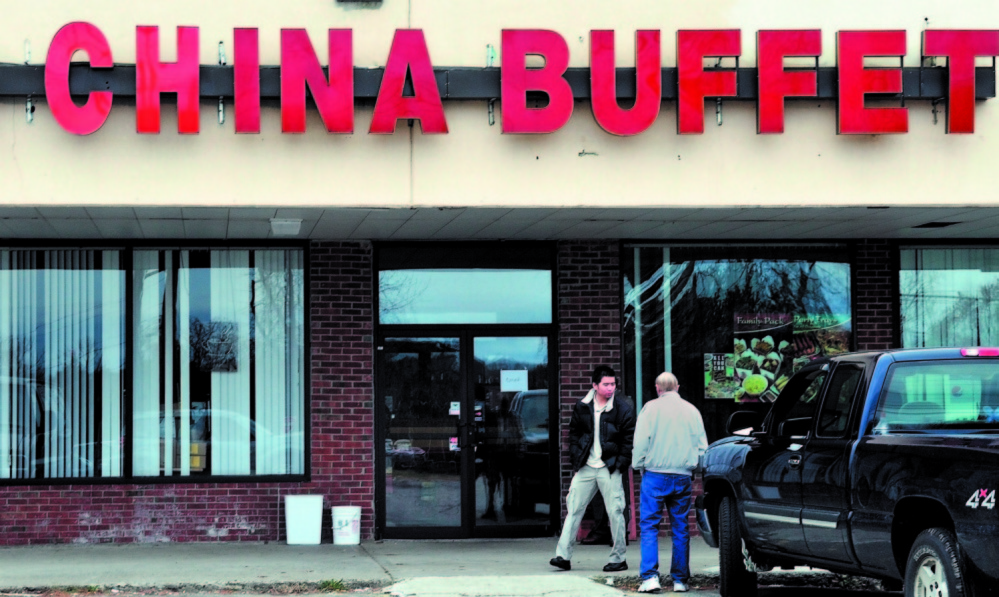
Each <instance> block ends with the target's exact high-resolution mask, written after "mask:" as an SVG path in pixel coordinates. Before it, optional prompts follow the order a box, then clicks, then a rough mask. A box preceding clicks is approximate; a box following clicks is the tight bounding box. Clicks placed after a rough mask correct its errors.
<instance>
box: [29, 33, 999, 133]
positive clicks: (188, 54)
mask: <svg viewBox="0 0 999 597" xmlns="http://www.w3.org/2000/svg"><path fill="white" fill-rule="evenodd" d="M905 36H906V33H905V31H899V30H891V31H839V32H837V37H836V59H837V68H838V83H837V85H838V87H837V103H838V106H837V107H838V110H837V112H838V117H837V122H838V124H837V127H838V132H839V133H842V134H882V133H905V132H907V131H908V111H907V109H906V108H904V107H898V108H869V107H866V106H865V95H867V94H897V93H901V91H902V70H901V68H900V67H899V68H868V67H865V65H864V59H865V57H878V56H880V57H886V56H887V57H900V56H904V55H905V53H906V40H905ZM234 37H235V40H234V41H235V56H234V61H233V76H234V104H235V129H236V132H237V133H259V132H260V104H261V102H260V58H259V45H258V33H257V30H256V29H235V30H234ZM635 37H636V44H635V45H636V52H635V54H636V55H635V70H636V73H637V85H636V93H635V102H634V105H633V106H632V107H630V108H627V109H625V108H621V107H620V105H619V104H618V101H617V99H616V85H615V64H614V32H613V31H603V30H597V31H591V32H590V57H589V58H590V86H591V90H590V96H591V99H590V101H591V104H592V111H593V115H594V117H595V118H596V121H597V123H599V125H600V126H601V127H603V128H604V129H605V130H606V131H607V132H609V133H613V134H615V135H637V134H639V133H641V132H643V131H645V130H646V129H648V128H649V127H650V126H651V125H652V123H653V122H655V120H656V118H657V117H658V116H659V109H660V105H661V103H662V58H661V53H660V47H661V46H660V32H659V31H655V30H641V31H637V32H636V33H635ZM328 44H329V54H328V57H327V58H328V66H329V69H328V72H329V75H328V76H327V75H326V74H325V73H324V72H323V67H322V65H321V63H320V59H319V57H318V55H317V53H316V51H315V50H314V48H313V45H312V42H311V40H310V39H309V36H308V34H307V33H306V31H305V30H304V29H282V30H281V65H280V69H281V71H280V72H281V130H282V132H285V133H302V132H304V131H305V110H306V102H305V97H306V93H305V90H306V87H308V89H309V90H310V91H311V93H312V97H313V99H314V101H315V104H316V108H317V109H318V111H319V114H320V116H321V117H322V121H323V124H324V125H325V128H326V130H327V131H329V132H331V133H353V132H354V80H353V51H352V31H351V30H349V29H330V30H329V31H328ZM676 44H677V53H676V54H677V65H676V73H677V104H678V105H677V132H678V133H680V134H700V133H702V132H703V131H704V99H705V98H707V97H729V96H735V95H736V93H737V86H736V80H737V75H736V72H735V71H733V70H715V69H705V68H704V59H705V58H715V57H717V58H725V57H738V56H740V55H741V53H742V51H741V47H742V35H741V31H739V30H736V29H729V30H681V31H678V32H677V33H676ZM756 44H757V72H758V84H759V90H758V95H757V110H758V127H757V128H758V132H759V133H782V132H783V130H784V99H785V98H789V97H815V96H816V95H817V71H816V70H815V69H791V70H789V69H787V68H785V66H784V59H785V57H818V56H820V55H821V53H822V41H821V31H820V30H817V29H813V30H767V31H758V32H757V35H756ZM922 46H923V49H922V55H923V56H924V57H945V58H946V59H947V66H948V81H947V86H946V89H947V97H946V99H947V108H948V110H947V121H948V128H947V130H948V132H950V133H972V132H974V130H975V58H976V57H989V56H992V57H994V56H996V55H999V31H996V30H988V31H985V30H927V31H924V32H923V44H922ZM77 52H85V53H86V55H87V58H88V60H89V64H90V66H91V67H92V68H111V67H113V66H114V63H113V60H112V56H111V48H110V46H109V44H108V42H107V38H106V37H105V36H104V34H103V33H102V32H101V31H100V29H98V28H97V27H95V26H94V25H92V24H90V23H85V22H75V23H70V24H68V25H66V26H64V27H63V28H62V29H60V30H59V32H58V33H56V35H55V37H54V38H53V40H52V44H51V45H50V46H49V50H48V55H47V57H46V61H45V94H46V98H47V101H48V103H49V106H50V109H51V111H52V115H53V117H54V118H55V120H56V121H57V122H58V123H59V125H60V126H61V127H62V128H63V129H65V130H66V131H69V132H70V133H75V134H79V135H86V134H90V133H93V132H95V131H97V130H98V129H99V128H100V127H101V126H102V125H103V124H104V122H105V121H106V120H107V118H108V115H109V114H110V112H111V103H112V95H113V92H111V91H93V92H90V94H89V96H88V97H87V101H86V103H84V104H83V105H77V104H76V103H74V101H73V99H72V98H71V96H70V88H69V67H70V62H71V60H72V59H73V56H74V54H76V53H77ZM529 55H538V56H541V57H543V59H544V66H543V67H539V68H532V67H529V66H528V65H527V56H529ZM568 65H569V48H568V45H567V44H566V42H565V39H563V38H562V36H560V35H559V34H558V33H556V32H554V31H548V30H533V29H530V30H528V29H507V30H503V32H502V51H501V67H502V68H501V71H500V72H501V75H500V80H501V97H500V99H501V101H502V130H503V132H504V133H551V132H554V131H557V130H558V129H559V128H560V127H562V126H563V125H565V123H566V122H568V120H569V118H570V117H571V116H572V110H573V95H572V89H571V88H570V85H569V83H568V81H567V80H566V78H565V76H564V75H565V73H566V70H567V68H568ZM199 67H200V65H199V63H198V28H197V27H178V28H177V61H176V62H161V61H160V58H159V28H158V27H153V26H140V27H136V64H135V69H136V76H135V87H136V89H135V98H136V99H135V104H136V129H137V131H138V132H139V133H158V132H159V131H160V94H161V93H176V94H177V111H178V130H179V132H180V133H197V132H198V130H199V110H198V106H199ZM407 72H408V73H409V75H410V78H411V81H412V91H413V93H412V94H409V95H406V94H404V91H403V90H404V87H405V85H406V76H407ZM529 92H537V93H543V94H545V95H547V96H548V98H549V102H548V104H547V105H546V106H544V107H532V106H531V105H530V104H529V102H528V100H527V94H528V93H529ZM399 119H412V120H419V121H420V125H421V128H422V130H423V132H424V133H426V134H446V133H447V132H448V127H447V120H446V118H445V115H444V107H443V104H442V101H441V96H440V92H439V90H438V88H437V83H436V80H435V78H434V71H433V65H432V64H431V61H430V53H429V51H428V49H427V43H426V39H425V38H424V35H423V32H422V31H421V30H419V29H400V30H398V31H396V32H395V36H394V38H393V40H392V45H391V48H390V50H389V54H388V60H387V62H386V65H385V70H384V75H383V77H382V80H381V85H380V87H379V89H378V95H377V98H376V100H375V107H374V113H373V115H372V119H371V125H370V127H369V129H368V132H369V133H372V134H391V133H393V132H395V128H396V124H397V122H398V121H399Z"/></svg>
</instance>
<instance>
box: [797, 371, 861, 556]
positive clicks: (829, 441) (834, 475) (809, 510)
mask: <svg viewBox="0 0 999 597" xmlns="http://www.w3.org/2000/svg"><path fill="white" fill-rule="evenodd" d="M863 378H864V363H862V362H840V363H838V364H837V366H836V369H835V370H834V371H833V373H832V377H831V379H830V380H829V385H828V387H827V388H826V392H825V397H824V398H823V400H822V406H821V408H820V410H819V416H818V418H817V419H816V421H815V430H814V433H813V434H812V435H810V436H809V439H808V441H807V442H806V443H805V447H804V448H803V449H802V450H801V453H802V454H801V456H802V466H801V498H802V510H801V526H802V529H803V531H804V533H805V542H806V543H807V544H808V551H809V553H811V554H812V555H813V556H815V557H817V558H823V559H826V560H835V561H837V562H852V561H853V560H854V557H853V550H852V549H851V547H850V535H849V529H848V526H849V525H848V520H847V516H848V514H849V509H850V505H849V491H848V488H847V479H848V478H849V475H848V470H847V468H848V462H849V458H850V446H851V445H852V443H853V441H854V433H853V432H852V427H851V426H850V424H849V422H850V413H851V410H852V407H853V404H854V401H855V400H856V397H857V395H858V390H859V389H860V387H861V386H862V385H863V383H862V382H863Z"/></svg>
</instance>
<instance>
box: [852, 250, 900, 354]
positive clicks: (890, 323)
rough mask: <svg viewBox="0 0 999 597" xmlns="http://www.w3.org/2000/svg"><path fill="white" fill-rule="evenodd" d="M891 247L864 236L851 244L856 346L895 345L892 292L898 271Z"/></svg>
mask: <svg viewBox="0 0 999 597" xmlns="http://www.w3.org/2000/svg"><path fill="white" fill-rule="evenodd" d="M892 251H893V249H892V246H891V244H890V243H889V242H888V241H887V240H883V239H864V240H861V241H859V242H857V243H856V244H855V245H854V246H853V252H854V255H853V264H854V265H853V267H854V272H853V275H854V278H855V280H856V286H855V289H856V293H857V296H856V300H855V301H854V304H855V305H856V307H855V312H854V314H853V321H854V335H855V337H856V339H857V350H881V349H885V348H893V347H895V346H896V340H895V292H896V291H897V289H896V284H897V279H898V278H897V272H896V265H895V261H894V258H893V257H894V255H893V253H892Z"/></svg>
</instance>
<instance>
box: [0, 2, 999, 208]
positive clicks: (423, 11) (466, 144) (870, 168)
mask: <svg viewBox="0 0 999 597" xmlns="http://www.w3.org/2000/svg"><path fill="white" fill-rule="evenodd" d="M926 18H928V19H929V25H930V26H931V27H934V28H996V29H999V4H997V3H995V2H993V1H991V0H953V1H951V2H949V3H941V2H929V1H924V0H918V1H914V0H842V1H840V2H824V3H818V2H801V0H753V1H749V0H741V1H740V0H706V1H702V2H696V3H693V2H688V1H685V0H641V1H638V0H636V1H632V2H624V3H622V2H610V1H597V0H574V1H571V2H570V1H567V0H563V1H559V2H547V3H538V2H526V1H523V0H508V1H504V2H492V1H486V0H480V1H477V2H469V1H468V0H411V1H409V2H406V1H403V0H385V1H384V2H382V3H381V4H362V5H354V4H341V3H337V2H335V0H286V1H285V2H263V1H258V0H253V1H240V2H237V1H235V0H225V1H219V2H211V3H205V2H201V1H196V0H179V1H174V2H169V3H159V4H154V3H136V2H126V1H124V0H95V1H89V2H85V3H84V2H79V1H78V0H40V1H36V2H32V3H24V4H14V5H11V6H8V7H5V17H4V19H2V20H0V62H7V63H22V62H24V60H25V40H27V42H28V44H29V46H30V51H31V57H30V62H31V63H36V64H40V63H42V62H43V61H44V57H45V52H46V50H47V48H48V44H49V41H50V40H51V39H52V36H53V35H54V33H55V32H56V31H57V30H58V29H59V27H61V26H62V25H64V24H66V23H68V22H71V21H74V20H86V21H89V22H91V23H93V24H94V25H96V26H98V27H99V28H100V29H101V30H102V31H103V32H104V34H105V35H106V36H107V37H108V39H109V42H110V44H111V48H112V51H113V54H114V60H115V62H117V63H134V61H135V41H134V40H135V26H136V25H159V26H160V28H161V43H162V56H161V58H162V59H163V60H171V59H172V58H173V53H174V46H173V39H174V34H173V28H174V27H176V26H177V25H193V26H198V27H199V28H200V36H201V62H202V63H203V64H214V63H216V61H217V44H218V41H220V40H221V41H223V42H224V44H225V46H226V49H227V55H228V57H229V59H230V61H231V59H232V29H233V28H234V27H257V28H259V30H260V43H261V62H262V63H263V64H278V63H279V61H280V52H279V45H278V41H279V32H280V29H281V28H282V27H305V28H307V29H308V30H309V33H310V36H311V38H312V41H313V44H314V45H315V46H316V49H317V51H318V53H319V54H320V56H324V55H325V52H326V43H325V31H326V29H327V28H352V29H353V30H354V54H355V64H356V65H357V66H361V67H374V66H381V65H383V64H384V63H385V59H386V57H387V53H388V48H389V45H390V43H391V39H392V33H393V31H394V30H395V29H396V28H405V27H414V28H421V29H423V30H424V32H425V34H426V38H427V41H428V45H429V48H430V54H431V57H432V59H433V61H434V64H435V66H485V64H486V53H487V44H492V45H493V46H494V47H495V48H497V50H498V49H499V42H500V32H501V30H502V29H504V28H549V29H553V30H556V31H558V32H559V33H561V34H562V35H563V36H564V37H565V38H566V40H567V42H568V43H569V47H570V51H571V63H572V65H573V66H587V64H588V32H589V30H591V29H614V30H615V31H616V32H617V38H618V39H617V42H618V64H619V65H620V66H630V65H632V64H633V52H634V46H633V37H634V31H635V30H636V29H646V28H658V29H661V30H662V35H663V48H662V55H663V64H664V65H667V66H672V65H675V32H676V30H677V29H681V28H690V29H695V28H739V29H741V30H742V32H743V33H742V34H743V43H742V45H743V57H742V60H741V65H743V66H752V65H754V64H755V57H754V52H755V47H754V46H755V32H756V31H757V30H758V29H761V28H821V29H822V30H823V47H824V49H825V51H824V53H823V56H822V59H821V64H822V65H823V66H834V65H835V57H834V53H835V33H836V31H837V30H839V29H865V28H882V29H889V28H890V29H905V30H907V32H908V37H907V39H908V47H909V54H908V55H907V56H906V58H905V65H906V66H917V65H918V64H919V55H920V41H921V40H920V38H921V31H922V29H923V28H924V26H925V21H924V19H926ZM496 64H497V65H498V57H497V63H496ZM34 101H35V103H36V106H37V109H36V112H35V115H34V120H33V122H32V123H30V124H29V123H27V122H26V120H25V117H24V112H25V105H24V101H23V99H21V98H16V99H10V98H8V99H6V100H3V101H0V180H3V181H4V184H3V187H2V190H0V197H2V202H3V203H4V204H7V205H12V204H21V205H79V204H82V205H119V204H121V205H225V206H239V205H247V206H253V205H285V206H296V205H308V206H398V207H408V206H620V207H627V206H668V205H698V206H706V205H717V206H731V205H781V206H784V205H787V206H809V205H871V204H879V205H898V204H924V205H982V204H994V200H993V196H992V193H993V189H994V186H995V184H994V176H993V172H994V171H995V167H994V166H993V165H992V164H993V161H992V160H993V159H994V158H993V156H995V155H999V100H996V99H993V100H989V101H986V102H979V103H978V104H977V108H976V132H975V134H974V135H961V136H958V135H946V134H945V133H944V123H943V112H942V111H941V113H940V115H939V116H940V118H939V122H938V123H937V124H934V123H933V114H932V112H931V106H930V104H929V102H911V103H910V104H909V106H908V107H909V108H910V113H909V127H910V132H909V133H908V134H906V135H898V136H877V137H874V136H862V137H847V136H837V135H836V120H835V119H836V112H835V106H834V105H833V104H832V103H829V102H819V101H817V100H816V101H800V102H794V103H792V104H791V106H790V107H789V109H788V114H787V121H786V131H787V132H786V133H785V134H783V135H774V136H761V135H757V134H756V132H755V131H756V124H755V106H754V104H752V103H739V102H726V103H725V104H724V108H723V122H724V124H723V125H722V126H717V125H716V124H715V118H714V107H713V106H707V108H706V128H705V133H704V134H703V135H699V136H684V137H681V136H679V135H677V134H676V113H675V109H676V108H675V103H673V102H666V103H664V104H663V106H662V112H661V114H660V117H659V120H658V121H657V122H656V124H655V125H654V126H653V127H652V128H651V129H650V130H648V131H646V132H645V133H643V134H641V135H639V136H637V137H629V138H619V137H615V136H612V135H609V134H607V133H605V132H604V131H602V130H601V129H600V128H599V126H597V124H596V123H595V121H594V119H593V117H592V115H591V113H590V110H589V106H588V104H587V103H585V102H577V103H576V106H575V110H574V114H573V117H572V119H571V120H570V122H569V124H568V125H566V126H565V127H564V128H563V129H561V130H560V131H558V132H556V133H553V134H550V135H527V136H513V135H503V134H502V133H501V131H500V124H499V112H497V114H496V124H495V125H494V126H490V125H489V124H488V116H487V108H486V104H485V102H466V103H458V102H448V103H446V104H445V114H446V116H447V120H448V126H449V128H450V134H448V135H444V136H424V135H422V134H421V133H420V132H419V126H418V125H417V127H416V128H414V129H409V128H407V127H406V126H405V123H400V125H399V128H398V131H397V132H396V134H395V135H392V136H375V135H368V134H366V132H365V131H366V130H367V127H368V123H369V121H370V118H371V108H370V107H358V108H357V110H356V124H355V129H356V130H357V131H358V132H357V133H355V134H353V135H328V134H326V133H325V132H323V129H322V124H321V122H320V120H319V118H318V115H317V114H316V113H315V112H314V111H313V112H310V115H309V122H308V132H307V133H306V134H305V135H283V134H281V132H280V114H279V111H278V109H277V108H276V107H265V108H264V110H263V122H262V132H261V134H259V135H236V134H234V132H233V130H234V129H233V118H232V116H233V114H232V104H231V102H230V103H228V104H227V120H226V122H225V124H223V125H219V124H218V123H217V109H216V105H215V104H213V103H211V102H207V103H205V104H203V106H202V111H201V133H200V134H199V135H196V136H181V135H178V134H177V133H176V132H175V131H176V113H175V109H174V107H173V106H172V105H169V104H165V105H164V109H163V121H162V130H163V132H162V133H161V134H160V135H138V134H136V133H135V112H134V107H133V106H131V105H129V104H130V103H132V102H130V101H116V104H115V107H114V109H113V111H112V114H111V117H110V118H109V120H108V122H107V124H106V125H105V126H104V127H103V128H102V129H101V130H100V131H98V132H97V133H95V134H94V135H91V136H88V137H76V136H73V135H70V134H68V133H66V132H64V131H63V130H62V129H61V128H59V126H58V125H57V124H56V123H55V121H54V120H53V119H52V117H51V114H50V113H49V112H48V110H47V106H46V105H45V103H44V99H43V98H35V99H34ZM501 109H502V106H501V104H499V103H497V110H501Z"/></svg>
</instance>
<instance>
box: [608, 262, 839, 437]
mask: <svg viewBox="0 0 999 597" xmlns="http://www.w3.org/2000/svg"><path fill="white" fill-rule="evenodd" d="M845 254H846V251H845V248H844V247H842V246H837V245H821V246H820V245H804V246H797V245H740V246H736V245H729V246H724V247H718V246H707V245H696V246H695V245H689V246H665V247H664V246H647V245H646V246H637V245H636V246H628V247H626V250H625V255H626V258H625V259H624V261H623V262H624V266H623V267H624V270H625V271H624V293H625V297H624V299H625V301H624V302H625V311H624V347H625V365H626V371H625V377H626V379H625V382H626V387H627V391H628V393H629V394H633V395H635V397H636V403H637V405H638V407H639V408H641V404H642V403H643V402H644V401H647V400H650V399H653V398H655V386H654V383H655V378H656V376H657V375H658V374H659V373H661V372H662V371H664V370H668V371H672V372H673V373H675V374H676V375H677V377H678V379H679V381H680V393H681V394H682V395H683V396H684V397H685V398H687V399H688V400H690V401H691V402H693V403H694V404H695V405H697V406H698V408H700V409H701V412H702V414H703V416H704V419H705V426H706V428H707V430H708V434H709V436H711V439H715V438H718V437H720V436H721V435H723V434H724V426H725V422H726V420H727V419H728V416H729V414H731V413H732V412H733V411H735V410H737V409H743V408H749V409H759V410H765V409H766V408H767V405H768V404H769V403H770V402H772V401H773V400H774V398H776V396H777V394H778V392H779V391H780V390H781V389H782V388H783V387H784V384H786V383H787V380H788V378H789V377H790V375H791V374H792V373H793V372H794V371H796V370H797V369H798V368H800V367H801V366H802V365H803V364H804V363H805V362H807V361H808V360H809V359H810V358H812V357H816V356H822V355H833V354H838V353H841V352H845V351H847V350H849V349H850V347H851V345H852V325H851V311H850V304H851V303H850V300H851V299H850V266H849V264H848V263H847V262H846V259H845V257H844V256H845Z"/></svg>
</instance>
